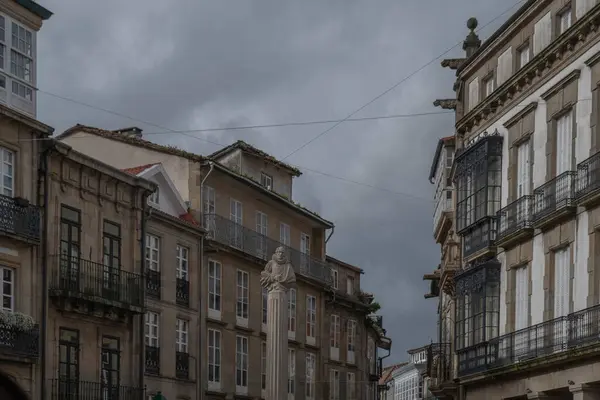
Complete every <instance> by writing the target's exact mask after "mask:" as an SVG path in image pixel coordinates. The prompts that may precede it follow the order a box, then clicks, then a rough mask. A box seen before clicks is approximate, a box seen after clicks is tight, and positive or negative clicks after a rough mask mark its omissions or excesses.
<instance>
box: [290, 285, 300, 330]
mask: <svg viewBox="0 0 600 400" xmlns="http://www.w3.org/2000/svg"><path fill="white" fill-rule="evenodd" d="M297 297H298V292H297V291H296V289H294V288H291V289H290V290H289V291H288V339H292V340H296V329H297V325H298V324H297V322H298V320H297V319H296V305H297V304H296V302H297Z"/></svg>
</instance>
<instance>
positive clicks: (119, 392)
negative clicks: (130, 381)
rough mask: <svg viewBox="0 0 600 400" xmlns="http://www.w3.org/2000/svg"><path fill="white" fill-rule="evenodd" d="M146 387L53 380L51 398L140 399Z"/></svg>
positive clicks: (84, 399) (60, 399)
mask: <svg viewBox="0 0 600 400" xmlns="http://www.w3.org/2000/svg"><path fill="white" fill-rule="evenodd" d="M143 398H145V389H143V388H139V387H133V386H123V385H120V384H119V383H118V382H117V383H115V384H112V383H109V382H87V381H81V380H74V379H54V380H52V389H51V400H140V399H143Z"/></svg>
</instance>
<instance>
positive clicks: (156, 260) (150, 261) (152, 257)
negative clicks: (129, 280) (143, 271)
mask: <svg viewBox="0 0 600 400" xmlns="http://www.w3.org/2000/svg"><path fill="white" fill-rule="evenodd" d="M146 266H147V268H148V269H149V270H150V271H156V272H159V271H160V238H159V237H158V236H156V235H151V234H149V233H147V234H146Z"/></svg>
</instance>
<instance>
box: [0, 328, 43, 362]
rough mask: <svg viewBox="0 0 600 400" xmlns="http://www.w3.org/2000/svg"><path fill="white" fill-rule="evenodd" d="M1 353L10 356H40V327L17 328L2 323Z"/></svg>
mask: <svg viewBox="0 0 600 400" xmlns="http://www.w3.org/2000/svg"><path fill="white" fill-rule="evenodd" d="M0 353H1V354H6V355H8V356H17V357H27V358H38V357H39V355H40V327H39V326H37V325H36V326H35V327H33V329H31V330H22V329H17V328H15V327H12V326H6V325H1V324H0Z"/></svg>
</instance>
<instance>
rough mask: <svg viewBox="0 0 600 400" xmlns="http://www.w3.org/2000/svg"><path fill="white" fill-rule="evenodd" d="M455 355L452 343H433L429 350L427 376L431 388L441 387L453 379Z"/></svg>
mask: <svg viewBox="0 0 600 400" xmlns="http://www.w3.org/2000/svg"><path fill="white" fill-rule="evenodd" d="M453 358H454V357H453V354H452V351H451V345H450V343H432V344H431V345H430V346H429V347H428V349H427V374H428V375H429V377H430V378H431V386H439V385H441V384H442V383H444V382H448V381H451V380H452V379H453V378H454V377H453V371H452V366H453V362H452V361H453Z"/></svg>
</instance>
